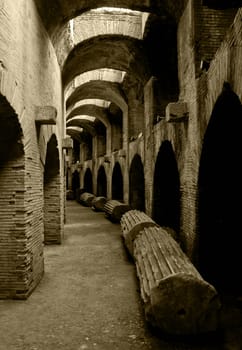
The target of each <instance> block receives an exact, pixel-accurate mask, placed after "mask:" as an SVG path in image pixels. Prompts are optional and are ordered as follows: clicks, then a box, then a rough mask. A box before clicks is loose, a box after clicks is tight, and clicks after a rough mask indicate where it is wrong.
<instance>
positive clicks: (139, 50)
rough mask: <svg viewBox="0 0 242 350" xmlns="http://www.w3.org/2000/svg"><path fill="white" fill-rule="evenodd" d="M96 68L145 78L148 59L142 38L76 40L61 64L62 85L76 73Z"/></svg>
mask: <svg viewBox="0 0 242 350" xmlns="http://www.w3.org/2000/svg"><path fill="white" fill-rule="evenodd" d="M110 53H111V54H110ZM100 68H111V69H117V70H122V71H126V72H129V73H131V74H132V75H133V76H134V80H135V79H136V80H138V81H140V80H141V81H142V80H145V79H147V75H148V73H147V72H148V62H147V60H146V53H145V49H144V47H143V44H142V41H141V40H138V39H134V38H131V37H125V36H122V35H103V36H97V37H93V38H91V39H88V40H85V41H84V42H81V43H79V44H78V45H76V46H75V47H74V48H73V49H72V51H71V52H70V53H69V55H68V57H67V59H66V61H65V63H64V66H63V69H62V77H63V84H64V86H65V87H66V86H67V85H68V84H69V83H70V82H71V81H72V80H73V79H74V78H75V77H76V76H78V75H80V74H82V73H84V72H88V71H91V70H94V69H100Z"/></svg>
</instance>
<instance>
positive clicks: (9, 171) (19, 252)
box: [0, 95, 32, 299]
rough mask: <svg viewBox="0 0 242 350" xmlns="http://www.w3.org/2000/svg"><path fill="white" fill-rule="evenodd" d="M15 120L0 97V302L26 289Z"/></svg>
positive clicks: (22, 174)
mask: <svg viewBox="0 0 242 350" xmlns="http://www.w3.org/2000/svg"><path fill="white" fill-rule="evenodd" d="M22 138H23V135H22V130H21V127H20V124H19V122H18V117H17V115H16V114H15V112H14V110H13V109H12V108H11V106H10V105H9V103H8V102H7V100H6V99H5V98H4V97H3V96H1V95H0V299H5V298H15V297H18V296H19V297H20V298H21V296H23V297H24V294H25V293H27V289H28V288H29V286H28V283H29V276H28V274H27V268H28V269H29V268H32V264H31V262H30V266H29V265H28V266H26V263H25V261H27V259H28V258H29V256H28V252H26V245H25V242H26V240H27V239H26V227H27V222H26V218H25V216H26V211H27V210H26V209H25V182H24V177H25V159H24V148H23V143H22Z"/></svg>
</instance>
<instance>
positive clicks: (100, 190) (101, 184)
mask: <svg viewBox="0 0 242 350" xmlns="http://www.w3.org/2000/svg"><path fill="white" fill-rule="evenodd" d="M97 196H103V197H107V176H106V171H105V168H104V166H103V165H101V166H100V167H99V169H98V174H97Z"/></svg>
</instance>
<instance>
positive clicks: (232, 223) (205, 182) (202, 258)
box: [198, 85, 242, 293]
mask: <svg viewBox="0 0 242 350" xmlns="http://www.w3.org/2000/svg"><path fill="white" fill-rule="evenodd" d="M241 129H242V106H241V102H240V100H239V98H238V96H237V95H236V94H235V93H234V92H233V91H232V90H231V89H230V88H229V86H228V85H225V86H224V89H223V91H222V93H221V94H220V95H219V97H218V99H217V101H216V103H215V105H214V108H213V111H212V114H211V117H210V120H209V124H208V126H207V129H206V132H205V135H204V139H203V148H202V152H201V158H200V166H199V178H198V191H199V202H198V232H199V254H198V255H199V257H198V265H199V269H200V271H201V273H202V274H203V276H204V278H205V279H207V280H208V281H209V282H210V283H212V284H214V285H215V286H216V287H217V288H218V289H219V290H221V291H225V292H227V291H228V292H230V293H231V292H235V293H237V292H238V293H240V292H241V288H240V286H239V284H238V275H240V274H241V262H240V255H241V244H240V232H241V219H240V216H241V213H240V205H239V203H240V201H241V194H242V185H241V178H242V171H241V166H240V163H241V156H242V141H241Z"/></svg>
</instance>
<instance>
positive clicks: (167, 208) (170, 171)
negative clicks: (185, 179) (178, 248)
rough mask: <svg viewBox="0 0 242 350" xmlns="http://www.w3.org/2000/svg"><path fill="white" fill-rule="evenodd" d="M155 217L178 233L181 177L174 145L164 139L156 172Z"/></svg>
mask: <svg viewBox="0 0 242 350" xmlns="http://www.w3.org/2000/svg"><path fill="white" fill-rule="evenodd" d="M153 219H154V220H155V221H156V222H157V223H158V224H159V225H160V226H167V227H171V228H172V229H174V230H175V231H176V232H177V233H178V231H179V225H180V179H179V173H178V168H177V163H176V159H175V154H174V152H173V149H172V145H171V143H170V142H169V141H164V142H163V143H162V145H161V147H160V150H159V153H158V156H157V159H156V164H155V173H154V187H153Z"/></svg>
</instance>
